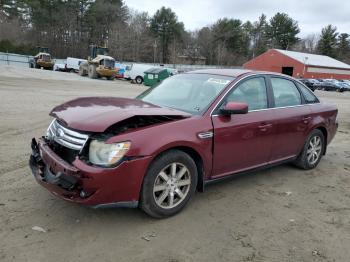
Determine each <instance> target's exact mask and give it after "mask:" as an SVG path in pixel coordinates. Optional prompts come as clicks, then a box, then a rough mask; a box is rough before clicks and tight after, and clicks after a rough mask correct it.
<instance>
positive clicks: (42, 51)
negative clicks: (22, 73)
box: [29, 46, 55, 70]
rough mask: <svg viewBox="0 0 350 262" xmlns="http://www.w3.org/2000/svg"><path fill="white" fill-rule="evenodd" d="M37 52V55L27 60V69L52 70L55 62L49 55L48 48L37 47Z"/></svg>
mask: <svg viewBox="0 0 350 262" xmlns="http://www.w3.org/2000/svg"><path fill="white" fill-rule="evenodd" d="M38 51H39V52H38V54H37V55H36V56H34V57H33V58H31V59H30V60H29V67H30V68H44V69H47V70H52V69H53V66H54V64H55V61H54V60H53V59H52V57H51V55H50V51H49V48H47V47H41V46H39V47H38Z"/></svg>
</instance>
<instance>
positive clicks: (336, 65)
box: [243, 49, 350, 79]
mask: <svg viewBox="0 0 350 262" xmlns="http://www.w3.org/2000/svg"><path fill="white" fill-rule="evenodd" d="M243 67H244V68H245V69H251V70H260V71H271V72H277V73H283V74H286V75H290V76H293V77H298V78H334V79H350V65H348V64H345V63H343V62H340V61H338V60H336V59H334V58H331V57H329V56H323V55H314V54H307V53H300V52H293V51H286V50H279V49H270V50H268V51H267V52H265V53H263V54H261V55H259V56H257V57H255V58H253V59H252V60H250V61H248V62H246V63H245V64H244V65H243Z"/></svg>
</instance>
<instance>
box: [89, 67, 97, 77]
mask: <svg viewBox="0 0 350 262" xmlns="http://www.w3.org/2000/svg"><path fill="white" fill-rule="evenodd" d="M88 74H89V77H90V78H93V79H95V78H97V72H96V66H95V65H89V72H88Z"/></svg>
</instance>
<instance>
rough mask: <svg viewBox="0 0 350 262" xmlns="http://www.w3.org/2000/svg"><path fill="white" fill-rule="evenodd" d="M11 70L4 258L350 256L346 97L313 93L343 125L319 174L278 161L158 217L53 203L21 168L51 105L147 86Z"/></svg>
mask: <svg viewBox="0 0 350 262" xmlns="http://www.w3.org/2000/svg"><path fill="white" fill-rule="evenodd" d="M17 70H18V69H15V68H13V67H0V148H1V150H0V261H53V262H55V261H57V262H61V261H84V262H86V261H93V260H95V261H172V262H175V261H179V262H180V261H269V262H270V261H276V262H281V261H349V257H350V250H349V246H350V161H349V160H350V137H349V134H350V93H346V94H345V93H344V94H339V93H330V92H317V95H318V96H319V97H320V98H321V99H322V100H324V101H327V102H332V103H336V104H337V105H338V107H339V122H340V127H339V132H338V134H337V135H336V137H335V139H334V141H333V142H332V143H331V145H330V146H329V148H328V153H327V155H326V156H325V157H324V158H323V159H322V161H321V163H320V165H319V166H318V168H316V169H315V170H311V171H302V170H298V169H296V168H294V167H293V166H291V165H283V166H279V167H275V168H272V169H268V170H265V171H262V172H257V173H256V174H253V175H245V176H238V177H235V178H234V179H232V180H230V181H227V182H223V183H218V184H215V185H211V186H209V187H208V188H207V189H206V191H205V192H204V193H197V194H196V195H195V197H194V199H193V201H192V202H191V203H190V204H189V206H188V208H186V209H185V210H184V211H183V212H181V213H180V214H179V215H177V216H175V217H171V218H169V219H164V220H155V219H152V218H150V217H148V216H147V215H145V214H143V213H142V212H141V211H139V210H138V209H106V210H93V209H89V208H85V207H82V206H78V205H74V204H70V203H67V202H65V201H62V200H60V199H57V198H55V197H54V196H52V195H51V194H49V193H48V192H47V191H46V190H45V189H43V188H42V187H40V186H38V185H37V183H36V182H35V181H34V179H33V177H32V175H31V173H30V170H29V167H28V164H27V161H28V157H29V154H30V148H29V143H30V139H31V138H32V137H34V136H40V135H42V134H43V133H44V132H45V131H46V128H47V126H48V124H49V121H50V117H49V116H48V112H49V111H50V109H51V108H52V107H53V106H55V105H57V104H60V103H62V102H64V101H66V100H68V99H72V98H75V97H78V96H92V95H97V96H123V97H133V96H135V95H137V94H138V93H139V92H141V91H142V90H143V89H144V88H143V87H141V86H137V85H132V84H129V83H128V82H125V81H104V80H94V81H93V80H89V79H86V78H82V77H79V76H77V75H75V74H69V73H59V72H49V71H42V70H33V69H21V72H20V73H17ZM34 226H39V227H41V228H43V229H44V230H45V231H46V232H40V231H36V230H33V229H32V228H33V227H34Z"/></svg>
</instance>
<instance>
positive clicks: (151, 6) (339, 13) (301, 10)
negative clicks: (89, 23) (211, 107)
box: [124, 0, 350, 37]
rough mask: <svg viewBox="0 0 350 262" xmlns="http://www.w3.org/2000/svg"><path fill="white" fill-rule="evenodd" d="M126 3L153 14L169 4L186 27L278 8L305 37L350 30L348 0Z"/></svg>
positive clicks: (253, 17)
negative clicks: (332, 28)
mask: <svg viewBox="0 0 350 262" xmlns="http://www.w3.org/2000/svg"><path fill="white" fill-rule="evenodd" d="M124 2H125V4H126V5H127V6H128V7H130V8H132V9H136V10H138V11H146V12H148V13H149V15H151V16H152V15H153V14H154V13H155V12H156V10H157V9H159V8H161V7H162V6H165V7H170V8H171V9H172V10H173V11H174V12H175V13H176V14H177V16H178V19H179V21H181V22H183V23H184V24H185V28H186V30H196V29H200V28H201V27H203V26H206V25H210V24H212V23H214V22H216V21H217V20H218V19H219V18H223V17H228V18H238V19H240V20H242V21H243V22H244V21H247V20H250V21H256V20H257V19H258V17H259V16H260V15H261V14H262V13H264V14H265V15H267V17H268V19H270V18H271V17H272V16H273V15H274V14H276V13H277V12H284V13H287V14H288V15H289V16H291V17H292V18H293V19H295V20H297V21H298V23H299V27H300V29H301V33H300V34H299V36H301V37H305V36H307V35H309V34H314V33H316V34H318V33H320V32H321V29H322V28H323V27H324V26H326V25H328V24H332V25H334V26H336V27H337V28H338V32H340V33H349V34H350V1H349V0H313V1H310V0H304V1H303V0H299V1H296V0H289V1H278V0H246V1H238V0H215V1H214V0H196V1H195V0H163V1H160V0H152V1H151V0H124Z"/></svg>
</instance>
